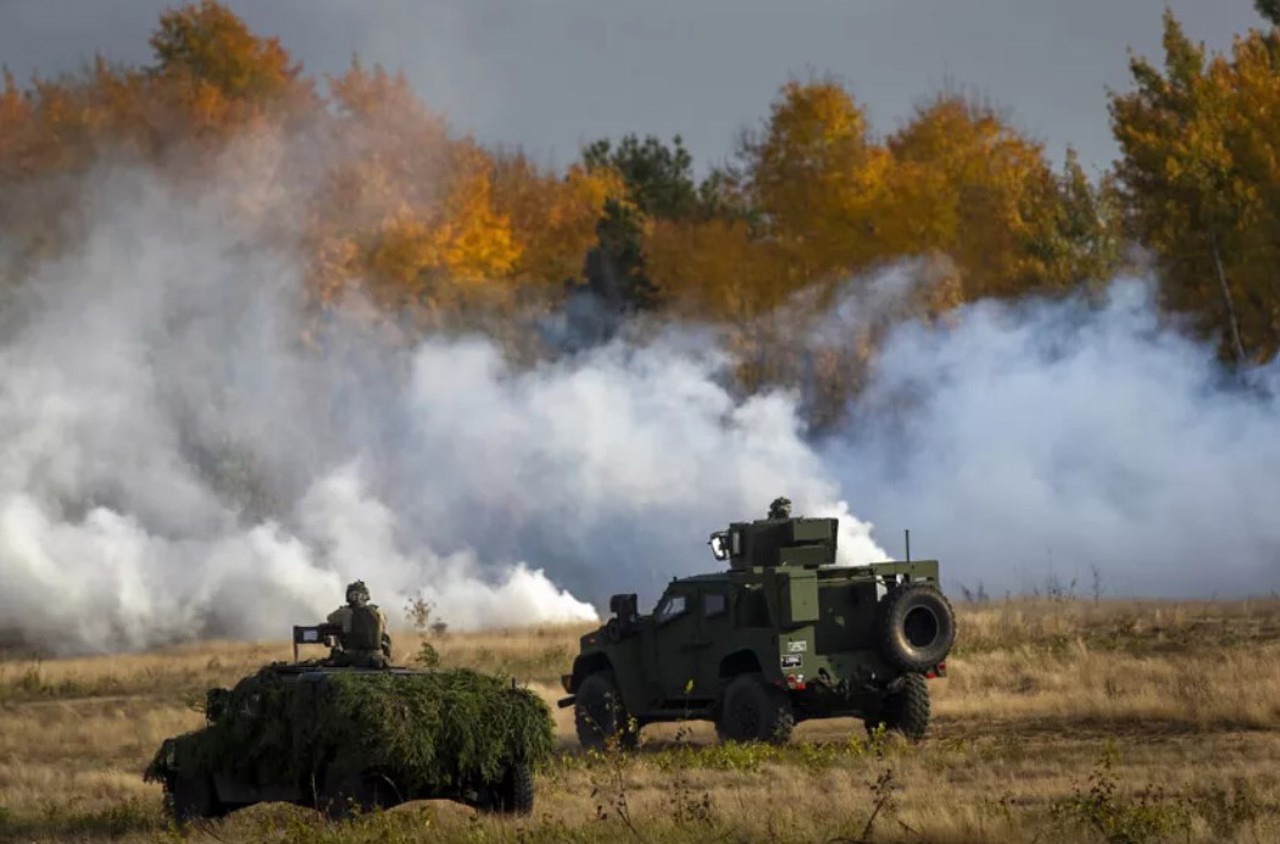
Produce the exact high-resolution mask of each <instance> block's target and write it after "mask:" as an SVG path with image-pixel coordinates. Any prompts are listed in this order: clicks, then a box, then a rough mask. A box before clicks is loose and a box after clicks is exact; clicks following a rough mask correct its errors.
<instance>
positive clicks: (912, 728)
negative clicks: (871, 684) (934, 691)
mask: <svg viewBox="0 0 1280 844" xmlns="http://www.w3.org/2000/svg"><path fill="white" fill-rule="evenodd" d="M931 715H932V707H931V705H930V701H929V686H928V683H926V682H925V679H924V677H923V676H921V675H919V674H906V675H903V676H902V677H901V678H899V679H898V680H897V681H896V682H895V684H894V687H893V688H892V689H891V690H890V691H889V694H888V696H887V697H886V699H885V702H884V709H883V711H882V712H881V715H880V717H879V718H873V719H869V720H868V721H867V722H866V724H867V729H868V730H873V729H875V728H876V727H878V726H880V725H881V724H883V725H884V728H885V729H886V730H893V731H894V732H898V733H901V734H902V735H903V736H905V737H906V738H908V739H909V740H911V741H912V742H918V741H920V740H921V739H923V738H924V736H925V733H926V732H927V731H928V729H929V719H930V716H931Z"/></svg>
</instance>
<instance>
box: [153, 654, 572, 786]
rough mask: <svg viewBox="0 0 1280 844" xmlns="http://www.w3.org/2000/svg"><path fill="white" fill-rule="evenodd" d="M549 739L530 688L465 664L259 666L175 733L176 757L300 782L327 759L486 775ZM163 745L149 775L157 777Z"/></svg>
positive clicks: (413, 778)
mask: <svg viewBox="0 0 1280 844" xmlns="http://www.w3.org/2000/svg"><path fill="white" fill-rule="evenodd" d="M317 678H318V679H319V682H317V681H316V680H317ZM553 741H554V735H553V724H552V720H551V713H550V710H549V709H548V708H547V705H546V703H545V702H544V701H543V700H542V699H541V698H540V697H538V696H537V695H535V694H534V693H532V692H530V691H528V690H526V689H516V688H512V686H511V685H510V683H509V682H504V681H503V680H501V679H499V678H496V677H491V676H487V675H484V674H477V673H476V672H474V671H469V670H466V669H454V670H440V671H429V672H421V673H392V672H386V673H383V672H343V671H328V672H323V673H316V674H312V675H303V676H297V675H295V676H289V675H287V674H282V673H280V672H277V671H274V670H272V669H263V670H262V671H260V672H259V673H258V674H256V675H253V676H252V677H248V678H245V679H244V680H242V681H241V682H240V683H239V684H238V685H237V686H236V688H235V689H233V690H232V692H231V695H230V697H229V699H228V701H227V707H226V713H225V715H223V716H222V717H221V718H220V719H219V720H218V721H217V723H215V724H213V725H211V726H210V727H208V728H206V729H204V730H200V731H197V732H195V733H189V734H187V735H186V736H183V737H182V738H180V739H179V743H180V753H179V757H180V758H179V760H178V767H180V768H182V769H184V770H187V769H191V768H194V769H198V770H203V771H210V772H212V771H223V772H226V773H230V774H233V775H235V776H237V777H246V778H252V779H256V780H258V781H259V782H263V783H265V782H306V781H309V780H310V779H311V778H312V776H313V775H316V776H319V775H320V774H321V773H322V771H323V769H324V767H325V765H327V764H328V763H330V762H333V763H335V764H337V765H338V766H340V767H344V768H359V769H370V768H376V769H380V770H384V771H387V772H390V773H393V774H394V775H395V776H396V779H397V780H398V781H399V782H400V783H401V784H402V785H403V786H405V787H408V788H418V787H428V788H429V787H433V786H442V785H455V784H460V783H475V782H478V781H481V782H489V781H493V780H495V779H497V778H499V777H500V776H501V775H502V771H503V768H504V766H505V765H506V764H507V763H509V762H511V761H514V760H523V761H527V762H530V763H537V762H540V761H542V760H543V759H545V758H547V757H548V756H550V754H551V750H552V747H553ZM163 756H164V752H163V750H162V752H161V754H159V755H157V757H156V760H155V761H154V762H153V763H152V765H151V766H150V767H149V768H148V771H147V776H148V778H149V779H161V778H163V774H164V768H165V764H166V763H165V761H164V759H163V758H162V757H163Z"/></svg>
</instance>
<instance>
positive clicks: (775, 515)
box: [769, 498, 791, 519]
mask: <svg viewBox="0 0 1280 844" xmlns="http://www.w3.org/2000/svg"><path fill="white" fill-rule="evenodd" d="M769 518H771V519H789V518H791V499H789V498H775V499H773V503H772V504H770V505H769Z"/></svg>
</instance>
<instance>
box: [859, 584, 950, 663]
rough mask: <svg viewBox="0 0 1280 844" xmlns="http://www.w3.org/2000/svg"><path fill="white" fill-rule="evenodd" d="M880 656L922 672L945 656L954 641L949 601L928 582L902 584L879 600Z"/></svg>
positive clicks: (878, 631)
mask: <svg viewBox="0 0 1280 844" xmlns="http://www.w3.org/2000/svg"><path fill="white" fill-rule="evenodd" d="M876 640H877V641H878V643H879V646H880V655H881V656H883V657H884V658H885V659H886V660H887V661H888V662H889V664H891V665H893V666H894V667H895V668H898V669H900V670H902V671H913V672H917V673H920V674H924V673H926V672H928V671H929V670H931V669H932V668H933V667H934V666H936V665H937V664H938V663H940V662H942V661H943V660H944V659H946V658H947V654H948V653H950V652H951V646H952V645H953V644H954V643H955V640H956V615H955V613H954V612H953V611H952V609H951V603H950V602H949V601H948V600H947V599H946V597H945V596H944V595H943V594H942V593H941V592H939V591H938V590H937V588H935V587H934V586H932V585H930V584H928V583H905V584H903V585H901V586H896V587H894V588H893V589H891V590H889V593H888V594H887V595H885V596H884V598H882V599H881V600H880V609H879V615H878V617H877V619H876Z"/></svg>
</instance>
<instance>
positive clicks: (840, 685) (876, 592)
mask: <svg viewBox="0 0 1280 844" xmlns="http://www.w3.org/2000/svg"><path fill="white" fill-rule="evenodd" d="M780 500H785V499H780ZM788 513H789V509H788ZM836 542H837V521H836V520H835V519H811V518H790V517H789V515H788V517H787V518H769V519H761V520H757V521H754V522H740V523H734V524H731V525H730V526H729V529H728V530H726V531H719V532H717V533H713V534H712V535H711V539H710V545H711V546H712V551H713V553H714V555H715V557H716V559H719V560H727V561H728V570H727V571H721V572H718V573H715V574H704V575H698V576H695V577H685V578H679V579H673V580H672V581H671V583H670V585H669V586H668V587H667V589H666V591H665V592H664V593H663V595H662V597H661V598H660V599H659V600H658V603H657V605H656V607H655V609H654V611H653V613H652V614H651V615H639V614H638V613H637V611H636V596H635V595H633V594H631V595H615V596H614V597H613V598H612V600H611V602H610V610H611V612H612V614H613V617H612V618H610V619H609V620H608V623H607V624H605V625H604V626H603V627H601V628H599V629H598V630H595V631H593V632H591V633H588V634H587V635H585V636H583V637H582V640H581V644H580V653H579V655H578V656H577V658H576V659H575V660H574V663H573V672H572V673H571V674H566V675H564V676H563V678H562V682H563V685H564V688H565V691H566V692H568V693H569V697H566V698H564V699H562V700H561V701H560V702H559V705H560V706H561V707H562V708H564V707H568V706H573V708H574V720H575V722H576V726H577V733H578V739H579V741H580V742H581V743H582V744H583V746H585V747H599V746H601V745H603V744H604V743H605V742H606V740H607V739H609V737H613V736H616V737H617V739H618V740H620V741H621V742H622V744H623V745H624V746H629V745H633V744H634V743H635V741H636V733H637V732H638V730H639V728H641V727H643V726H644V725H645V724H649V723H653V722H658V721H675V720H683V719H709V720H712V721H714V722H715V725H716V731H717V733H718V734H719V736H720V738H721V739H722V740H736V741H785V740H786V739H787V738H788V737H789V735H790V733H791V729H792V727H793V726H794V725H795V724H796V723H797V722H799V721H803V720H806V719H811V718H834V717H848V716H852V717H856V718H861V719H862V720H863V721H864V722H865V723H866V725H867V727H868V729H874V728H876V727H878V726H880V725H883V726H884V727H885V728H887V729H890V730H896V731H898V732H901V733H903V734H904V735H906V736H907V737H908V738H909V739H912V740H919V739H920V738H922V737H923V736H924V734H925V731H926V728H927V727H928V724H929V716H930V704H929V689H928V687H927V685H926V683H925V681H926V680H927V679H930V678H934V677H943V676H945V675H946V663H945V660H946V657H947V654H948V652H949V651H950V649H951V646H952V643H953V642H954V640H955V630H956V627H955V616H954V614H953V612H952V609H951V605H950V603H949V602H948V601H947V599H946V598H945V597H944V596H943V594H942V592H941V591H940V590H939V586H938V562H937V561H936V560H920V561H915V562H911V561H910V552H909V551H908V553H907V557H908V561H907V562H886V563H876V564H872V565H863V566H840V565H836V564H835V561H836Z"/></svg>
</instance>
